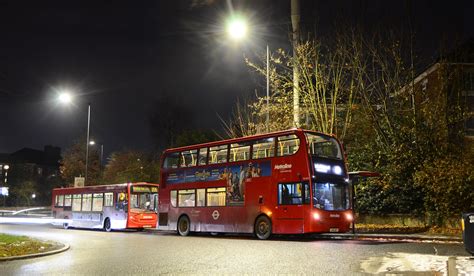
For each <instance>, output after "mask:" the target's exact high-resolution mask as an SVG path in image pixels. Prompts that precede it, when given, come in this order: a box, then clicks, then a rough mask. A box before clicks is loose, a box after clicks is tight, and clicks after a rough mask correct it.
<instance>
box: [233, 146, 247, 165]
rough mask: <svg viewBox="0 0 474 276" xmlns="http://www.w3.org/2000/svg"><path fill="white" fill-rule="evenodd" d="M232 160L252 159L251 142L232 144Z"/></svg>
mask: <svg viewBox="0 0 474 276" xmlns="http://www.w3.org/2000/svg"><path fill="white" fill-rule="evenodd" d="M229 159H230V160H229V161H230V162H235V161H244V160H249V159H250V143H234V144H231V145H230V156H229Z"/></svg>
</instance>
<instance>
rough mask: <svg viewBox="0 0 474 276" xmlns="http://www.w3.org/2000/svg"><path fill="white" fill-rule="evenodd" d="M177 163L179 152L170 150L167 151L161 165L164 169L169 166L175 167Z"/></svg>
mask: <svg viewBox="0 0 474 276" xmlns="http://www.w3.org/2000/svg"><path fill="white" fill-rule="evenodd" d="M178 164H179V153H178V152H172V153H169V154H168V155H167V156H166V157H165V162H164V164H163V167H164V168H166V169H169V168H177V167H178Z"/></svg>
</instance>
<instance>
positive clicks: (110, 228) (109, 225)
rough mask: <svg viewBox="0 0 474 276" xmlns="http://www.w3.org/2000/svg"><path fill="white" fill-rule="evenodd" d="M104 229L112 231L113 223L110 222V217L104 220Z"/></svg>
mask: <svg viewBox="0 0 474 276" xmlns="http://www.w3.org/2000/svg"><path fill="white" fill-rule="evenodd" d="M104 230H105V231H107V232H110V231H112V224H111V223H110V219H109V218H106V219H105V221H104Z"/></svg>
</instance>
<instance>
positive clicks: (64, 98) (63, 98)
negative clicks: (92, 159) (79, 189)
mask: <svg viewBox="0 0 474 276" xmlns="http://www.w3.org/2000/svg"><path fill="white" fill-rule="evenodd" d="M58 99H59V101H60V102H61V103H63V104H70V103H71V102H72V95H71V94H70V93H69V92H68V91H62V92H61V93H60V94H59V97H58ZM90 124H91V104H90V103H88V104H87V138H86V168H85V174H84V186H87V171H88V166H89V143H90V140H89V134H90Z"/></svg>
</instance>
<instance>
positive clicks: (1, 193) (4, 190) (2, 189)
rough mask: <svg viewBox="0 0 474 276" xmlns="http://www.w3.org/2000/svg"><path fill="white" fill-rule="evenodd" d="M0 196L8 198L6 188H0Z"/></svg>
mask: <svg viewBox="0 0 474 276" xmlns="http://www.w3.org/2000/svg"><path fill="white" fill-rule="evenodd" d="M0 195H2V196H8V187H0Z"/></svg>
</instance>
